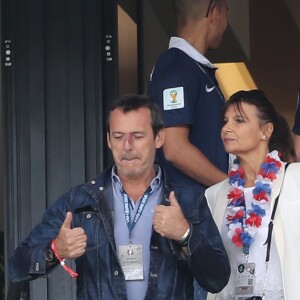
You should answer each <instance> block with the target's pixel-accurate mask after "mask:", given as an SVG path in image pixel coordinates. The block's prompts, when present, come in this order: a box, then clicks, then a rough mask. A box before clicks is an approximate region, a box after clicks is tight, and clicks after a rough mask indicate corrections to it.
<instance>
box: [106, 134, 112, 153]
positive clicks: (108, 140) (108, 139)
mask: <svg viewBox="0 0 300 300" xmlns="http://www.w3.org/2000/svg"><path fill="white" fill-rule="evenodd" d="M109 137H110V136H109V133H108V132H107V133H106V140H107V145H108V147H109V149H111V145H110V138H109Z"/></svg>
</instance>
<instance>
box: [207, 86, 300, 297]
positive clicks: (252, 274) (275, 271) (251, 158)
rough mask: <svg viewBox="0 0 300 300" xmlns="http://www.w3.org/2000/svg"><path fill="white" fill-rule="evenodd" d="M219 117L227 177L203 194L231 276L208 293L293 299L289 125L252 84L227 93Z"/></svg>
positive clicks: (294, 195)
mask: <svg viewBox="0 0 300 300" xmlns="http://www.w3.org/2000/svg"><path fill="white" fill-rule="evenodd" d="M223 119H224V125H223V128H222V132H221V137H222V140H223V144H224V147H225V150H226V151H227V152H228V153H231V154H233V155H235V159H234V160H233V163H232V165H231V169H230V171H229V173H228V179H226V180H224V181H222V182H220V183H218V184H216V185H214V186H212V187H210V188H208V189H207V190H206V193H205V195H206V199H207V201H208V203H209V205H210V208H211V210H212V214H213V217H214V219H215V222H216V224H217V226H218V227H219V230H220V232H221V235H222V239H223V242H224V245H225V248H226V251H227V253H228V256H229V259H230V263H231V277H230V280H229V283H228V285H227V286H226V287H225V288H224V290H223V291H222V292H220V293H219V294H217V295H212V294H209V295H208V299H217V300H245V299H265V300H284V299H286V300H298V299H299V296H298V285H299V284H298V280H297V278H298V276H299V272H300V255H299V253H300V226H298V222H299V219H300V164H299V163H293V164H290V165H289V167H288V169H287V171H285V165H286V162H287V161H294V160H295V153H294V150H293V142H292V135H291V131H290V128H289V126H288V124H287V122H286V120H285V119H284V118H283V117H282V116H281V115H280V114H278V113H277V112H276V110H275V108H274V106H273V105H272V103H271V102H270V101H269V100H268V99H267V98H266V97H265V95H264V93H263V92H262V91H259V90H252V91H240V92H237V93H235V94H234V95H232V96H231V97H230V99H229V100H228V101H227V103H226V104H225V107H224V110H223ZM279 194H280V197H279V200H278V206H276V205H275V209H274V202H275V199H276V197H277V196H278V195H279ZM273 215H274V217H273ZM271 216H272V217H271ZM271 219H272V220H273V219H274V221H271ZM273 228H274V229H273ZM272 229H273V231H272ZM268 248H269V251H268ZM266 257H267V258H266Z"/></svg>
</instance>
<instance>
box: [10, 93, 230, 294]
mask: <svg viewBox="0 0 300 300" xmlns="http://www.w3.org/2000/svg"><path fill="white" fill-rule="evenodd" d="M107 141H108V145H109V147H110V149H111V151H112V154H113V157H114V161H115V165H114V166H113V167H112V168H109V169H106V170H104V171H103V172H102V173H101V174H100V175H99V176H98V177H97V178H96V179H95V180H93V181H91V182H89V183H86V184H82V185H78V186H75V187H73V188H72V189H71V190H70V191H69V192H67V193H65V194H64V195H62V196H61V197H60V198H59V199H58V200H57V201H56V202H54V203H53V204H52V205H51V206H50V207H49V208H48V209H47V211H46V212H45V214H44V216H43V220H42V222H41V223H40V224H38V225H37V226H36V227H35V228H34V229H33V230H32V231H31V233H30V235H29V236H28V237H27V238H26V239H25V240H24V241H23V242H22V243H21V244H20V246H19V247H18V248H17V249H16V250H15V252H14V254H13V255H12V257H11V259H10V269H9V271H10V278H11V280H12V281H21V280H32V279H35V278H37V277H42V276H50V274H51V273H52V271H53V270H54V269H55V267H56V266H58V265H59V264H61V265H62V266H63V267H64V268H65V269H66V271H67V272H68V273H69V274H70V275H71V276H72V277H77V299H92V300H95V299H105V300H110V299H124V300H125V299H129V300H141V299H156V300H162V299H165V300H171V299H173V300H175V299H176V300H183V299H193V281H194V279H196V280H197V281H198V283H199V284H200V285H201V286H202V287H203V288H205V289H206V290H208V291H209V292H212V293H217V292H219V291H220V290H222V289H223V287H224V286H225V285H226V284H227V282H228V279H229V274H230V267H229V262H228V257H227V254H226V252H225V250H224V247H223V244H222V240H221V238H220V235H219V232H218V229H217V227H216V225H215V223H214V221H213V219H212V216H211V213H210V211H209V208H208V206H207V203H206V199H205V197H204V196H203V194H201V193H197V192H194V191H188V192H187V191H186V192H185V193H178V194H176V196H175V194H174V192H170V191H171V187H169V186H168V184H167V182H166V177H165V174H164V173H163V171H162V169H161V168H160V167H159V165H157V164H155V163H154V158H155V152H156V149H158V148H160V147H161V146H162V144H163V142H164V128H163V121H162V118H161V114H160V111H159V108H158V107H157V106H156V105H155V104H154V103H153V102H152V101H150V99H149V98H147V97H142V96H138V95H131V96H125V97H122V98H120V99H118V100H117V101H115V102H114V103H113V104H112V105H111V108H110V111H109V120H108V130H107ZM199 167H201V166H199ZM65 259H71V260H75V263H76V272H77V273H75V272H74V271H73V270H71V268H69V267H68V266H67V264H66V263H65Z"/></svg>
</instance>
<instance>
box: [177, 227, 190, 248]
mask: <svg viewBox="0 0 300 300" xmlns="http://www.w3.org/2000/svg"><path fill="white" fill-rule="evenodd" d="M190 232H191V228H190V227H189V228H188V229H187V230H186V232H185V233H184V235H183V236H182V237H181V239H180V240H179V241H177V244H178V245H179V246H181V247H186V246H187V243H188V239H189V237H190Z"/></svg>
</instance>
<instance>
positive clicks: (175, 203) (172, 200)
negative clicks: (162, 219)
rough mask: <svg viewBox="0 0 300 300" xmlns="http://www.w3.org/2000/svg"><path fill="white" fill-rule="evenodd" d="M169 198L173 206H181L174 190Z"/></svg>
mask: <svg viewBox="0 0 300 300" xmlns="http://www.w3.org/2000/svg"><path fill="white" fill-rule="evenodd" d="M169 200H170V205H171V206H180V205H179V203H178V201H177V199H176V196H175V193H174V192H173V191H172V192H171V193H170V195H169Z"/></svg>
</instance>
